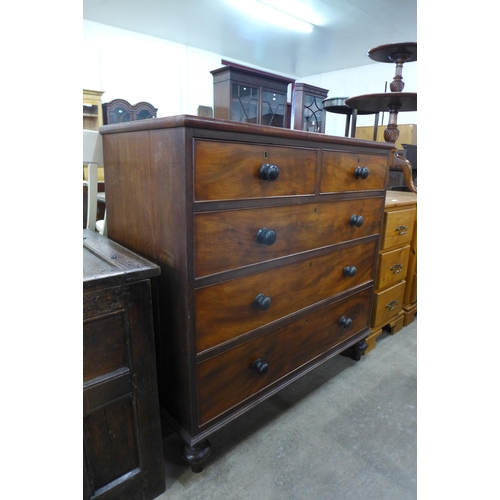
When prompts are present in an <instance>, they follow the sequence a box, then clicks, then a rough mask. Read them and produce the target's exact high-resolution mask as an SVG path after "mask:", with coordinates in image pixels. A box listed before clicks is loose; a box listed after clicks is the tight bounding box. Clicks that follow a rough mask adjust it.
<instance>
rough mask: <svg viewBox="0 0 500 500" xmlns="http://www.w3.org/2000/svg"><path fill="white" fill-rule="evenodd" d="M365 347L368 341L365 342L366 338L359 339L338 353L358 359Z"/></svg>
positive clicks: (366, 347)
mask: <svg viewBox="0 0 500 500" xmlns="http://www.w3.org/2000/svg"><path fill="white" fill-rule="evenodd" d="M367 349H368V343H367V342H366V340H360V341H359V342H356V343H355V344H353V345H352V346H351V347H348V348H347V349H346V350H345V351H342V352H341V353H340V354H341V355H342V356H347V357H349V358H351V359H353V360H354V361H359V360H360V359H361V356H362V355H363V354H364V353H365V351H366V350H367Z"/></svg>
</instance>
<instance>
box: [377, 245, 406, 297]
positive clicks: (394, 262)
mask: <svg viewBox="0 0 500 500" xmlns="http://www.w3.org/2000/svg"><path fill="white" fill-rule="evenodd" d="M409 257H410V245H405V246H404V247H401V248H396V249H395V250H389V251H387V252H381V253H380V257H379V263H378V275H377V282H376V283H375V288H376V289H378V288H387V287H388V286H390V285H394V284H395V283H397V282H398V281H401V280H404V279H405V278H406V273H407V272H408V259H409Z"/></svg>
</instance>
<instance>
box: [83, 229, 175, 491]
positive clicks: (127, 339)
mask: <svg viewBox="0 0 500 500" xmlns="http://www.w3.org/2000/svg"><path fill="white" fill-rule="evenodd" d="M159 272H160V269H159V267H158V266H156V265H154V264H152V263H151V262H148V261H147V260H145V259H143V258H141V257H139V256H137V255H134V254H133V253H132V252H131V251H129V250H127V249H125V248H123V247H121V246H120V245H117V244H116V243H114V242H112V241H110V240H109V239H107V238H105V237H104V236H101V235H100V234H98V233H96V232H95V231H91V230H87V229H85V230H84V231H83V450H84V457H83V498H84V500H90V499H103V500H104V499H106V500H123V499H127V500H129V499H130V500H132V499H141V500H150V499H153V498H156V497H157V496H158V495H160V494H161V493H162V492H163V491H165V487H166V484H165V470H164V459H163V448H162V443H161V428H160V412H159V404H158V389H157V377H156V367H155V351H154V338H153V315H152V307H151V286H150V281H151V278H152V277H153V276H157V275H158V274H159Z"/></svg>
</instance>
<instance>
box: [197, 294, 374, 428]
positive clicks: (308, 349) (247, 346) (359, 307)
mask: <svg viewBox="0 0 500 500" xmlns="http://www.w3.org/2000/svg"><path fill="white" fill-rule="evenodd" d="M371 293H372V289H371V288H368V289H365V290H363V291H361V292H359V293H357V294H355V295H351V296H350V297H348V298H346V299H343V300H342V301H339V302H337V303H335V304H333V305H331V306H329V307H326V308H324V309H321V310H320V311H317V312H315V313H313V314H311V315H309V316H307V317H305V318H301V319H299V320H296V321H294V322H292V323H290V324H288V325H286V326H284V327H282V328H279V329H277V330H274V331H272V332H270V333H268V334H266V335H262V336H260V337H257V338H255V339H254V340H252V341H250V342H246V343H244V344H241V345H239V346H237V347H234V348H233V349H230V350H228V351H226V352H224V353H222V354H219V355H218V356H214V357H213V358H210V359H208V360H205V361H203V362H201V363H200V364H199V365H198V368H197V370H198V396H199V398H198V399H199V423H200V425H204V424H206V423H208V422H210V421H211V420H212V419H214V418H215V417H217V416H219V415H221V414H222V413H224V412H226V411H228V410H229V409H231V408H233V407H234V406H236V405H238V404H239V403H241V402H243V401H245V400H246V399H248V398H249V397H251V396H253V395H254V394H257V393H258V392H259V391H262V390H263V389H265V388H266V387H268V386H269V385H270V384H272V383H273V382H276V381H277V380H279V379H282V378H283V377H285V376H286V375H288V374H290V373H291V372H293V371H294V370H297V369H298V368H300V367H301V366H303V365H305V364H306V363H308V362H309V361H311V360H313V359H314V358H316V357H318V356H320V355H321V354H324V353H325V352H327V351H328V350H330V349H332V348H334V347H335V346H336V345H338V344H339V343H340V342H342V341H344V340H346V339H348V338H349V337H352V336H353V335H355V334H356V333H358V332H360V331H361V330H362V329H363V328H366V327H367V326H368V321H369V304H370V298H371ZM258 360H262V361H263V363H264V364H265V365H267V366H268V370H267V371H266V370H265V365H260V366H261V370H262V371H261V374H259V373H258V372H257V367H256V366H255V362H256V361H258ZM253 367H254V368H253Z"/></svg>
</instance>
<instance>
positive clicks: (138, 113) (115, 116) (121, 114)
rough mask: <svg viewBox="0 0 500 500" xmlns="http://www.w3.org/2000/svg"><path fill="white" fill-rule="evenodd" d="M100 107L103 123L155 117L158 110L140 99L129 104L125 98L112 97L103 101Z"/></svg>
mask: <svg viewBox="0 0 500 500" xmlns="http://www.w3.org/2000/svg"><path fill="white" fill-rule="evenodd" d="M102 109H103V122H104V125H109V124H111V123H123V122H132V121H136V120H146V119H147V118H156V112H157V111H158V109H157V108H155V107H154V106H153V105H152V104H150V103H149V102H144V101H142V102H138V103H137V104H130V103H129V102H128V101H126V100H125V99H114V100H113V101H110V102H105V103H104V104H103V105H102Z"/></svg>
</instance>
